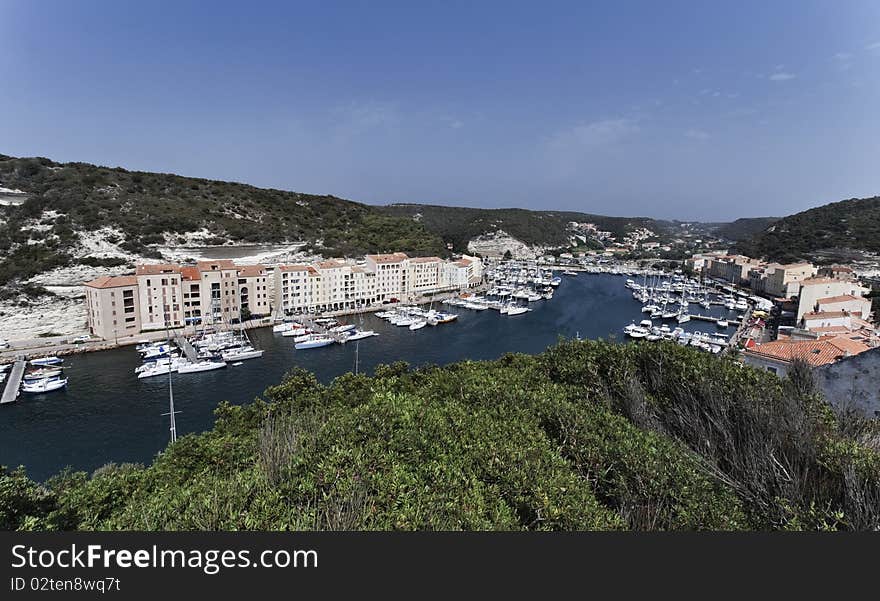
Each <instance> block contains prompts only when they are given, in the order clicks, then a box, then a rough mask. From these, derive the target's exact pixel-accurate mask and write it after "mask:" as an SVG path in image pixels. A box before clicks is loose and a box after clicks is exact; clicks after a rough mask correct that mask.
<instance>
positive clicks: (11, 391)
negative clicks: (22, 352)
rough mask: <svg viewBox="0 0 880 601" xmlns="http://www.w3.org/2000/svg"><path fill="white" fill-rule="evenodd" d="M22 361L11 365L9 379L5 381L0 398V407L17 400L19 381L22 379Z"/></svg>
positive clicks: (23, 363)
mask: <svg viewBox="0 0 880 601" xmlns="http://www.w3.org/2000/svg"><path fill="white" fill-rule="evenodd" d="M24 366H25V361H24V359H18V360H16V362H15V363H14V364H13V365H12V370H11V371H10V373H9V378H8V379H7V380H6V388H4V389H3V397H2V398H0V405H2V404H5V403H12V402H13V401H15V399H17V398H18V389H19V388H20V387H21V380H22V378H24Z"/></svg>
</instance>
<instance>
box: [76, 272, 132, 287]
mask: <svg viewBox="0 0 880 601" xmlns="http://www.w3.org/2000/svg"><path fill="white" fill-rule="evenodd" d="M83 285H84V286H88V287H89V288H120V287H122V286H137V278H136V277H135V276H133V275H119V276H115V277H114V276H109V275H102V276H101V277H99V278H97V279H94V280H92V281H91V282H86V283H85V284H83Z"/></svg>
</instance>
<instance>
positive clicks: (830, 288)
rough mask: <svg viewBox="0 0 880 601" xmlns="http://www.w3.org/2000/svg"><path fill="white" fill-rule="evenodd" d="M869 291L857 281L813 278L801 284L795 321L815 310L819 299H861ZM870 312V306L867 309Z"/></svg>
mask: <svg viewBox="0 0 880 601" xmlns="http://www.w3.org/2000/svg"><path fill="white" fill-rule="evenodd" d="M869 291H870V290H869V289H868V288H865V287H864V286H862V285H861V284H859V283H858V282H857V281H853V280H840V279H834V278H824V277H813V278H809V279H806V280H804V281H803V282H801V289H800V298H799V299H798V310H797V316H796V321H800V320H801V318H803V316H804V314H806V313H810V312H811V311H815V310H817V307H818V302H819V300H820V299H827V298H834V297H840V296H854V297H857V298H862V297H864V296H865V294H867V293H868V292H869ZM868 311H870V306H869V307H868Z"/></svg>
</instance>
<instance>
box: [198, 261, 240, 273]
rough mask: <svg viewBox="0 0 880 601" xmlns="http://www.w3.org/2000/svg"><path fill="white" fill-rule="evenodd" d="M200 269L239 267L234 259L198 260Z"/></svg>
mask: <svg viewBox="0 0 880 601" xmlns="http://www.w3.org/2000/svg"><path fill="white" fill-rule="evenodd" d="M196 267H198V268H199V271H220V270H223V269H237V268H236V266H235V262H234V261H233V260H232V259H219V260H217V261H197V262H196Z"/></svg>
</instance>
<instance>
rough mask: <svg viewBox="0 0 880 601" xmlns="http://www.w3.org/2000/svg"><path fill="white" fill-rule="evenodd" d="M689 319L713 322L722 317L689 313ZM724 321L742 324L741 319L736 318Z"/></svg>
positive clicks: (737, 324)
mask: <svg viewBox="0 0 880 601" xmlns="http://www.w3.org/2000/svg"><path fill="white" fill-rule="evenodd" d="M691 319H700V320H702V321H711V322H714V323H718V322H719V321H721V319H722V318H720V317H712V316H710V315H691ZM726 321H727V323H729V324H730V325H732V326H739V325H742V321H740V320H738V319H727V320H726Z"/></svg>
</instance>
